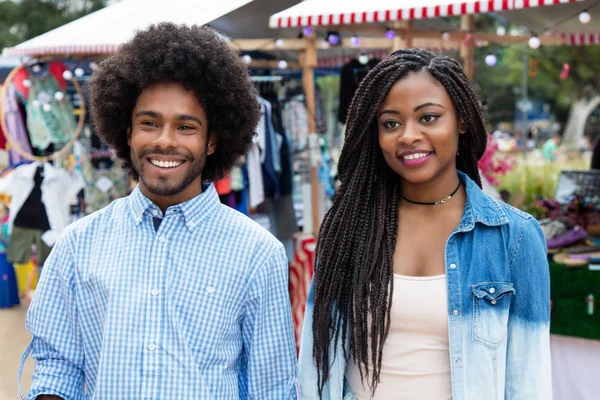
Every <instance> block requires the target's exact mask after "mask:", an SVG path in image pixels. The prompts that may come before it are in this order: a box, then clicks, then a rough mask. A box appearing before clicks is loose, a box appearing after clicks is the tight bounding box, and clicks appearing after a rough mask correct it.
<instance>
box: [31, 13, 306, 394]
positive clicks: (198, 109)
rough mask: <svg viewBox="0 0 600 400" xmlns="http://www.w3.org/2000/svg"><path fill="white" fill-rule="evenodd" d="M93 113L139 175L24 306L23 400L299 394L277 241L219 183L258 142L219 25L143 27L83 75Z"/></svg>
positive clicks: (252, 103)
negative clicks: (223, 198)
mask: <svg viewBox="0 0 600 400" xmlns="http://www.w3.org/2000/svg"><path fill="white" fill-rule="evenodd" d="M89 95H90V104H91V112H92V117H93V120H94V122H95V125H96V128H97V131H98V133H99V134H100V135H101V136H102V137H103V138H104V140H105V141H106V142H107V143H108V144H109V145H111V146H112V147H113V148H114V150H115V151H116V154H117V155H118V157H119V158H120V159H121V160H122V162H123V166H124V168H126V169H127V170H129V171H130V172H131V174H132V175H133V177H134V178H135V179H136V180H138V181H139V183H138V185H137V187H136V188H135V189H134V190H133V192H132V193H131V194H130V195H129V196H128V197H126V198H123V199H119V200H116V201H114V202H113V203H112V204H110V205H109V206H107V207H106V208H104V209H102V210H100V211H98V212H96V213H94V214H92V215H89V216H87V217H85V218H83V219H81V220H79V221H77V222H75V223H74V224H72V225H70V226H69V227H68V228H67V230H66V232H65V233H64V234H63V235H62V237H61V238H60V239H59V241H58V242H57V244H56V245H55V247H54V249H53V251H52V254H51V255H50V257H49V259H48V260H47V262H46V264H45V265H44V268H43V273H42V275H41V279H40V282H39V285H38V288H37V291H36V293H35V296H34V299H33V302H32V304H31V308H30V310H29V313H28V316H27V328H28V330H29V332H31V334H32V336H33V340H32V342H31V345H30V346H29V348H28V350H27V351H26V354H25V357H26V356H27V355H28V354H29V353H31V354H32V355H33V358H34V359H35V360H36V366H35V371H34V375H33V382H32V386H31V389H30V391H29V393H28V396H27V398H28V399H42V400H43V399H53V400H54V399H64V400H82V399H102V400H117V399H118V400H129V399H130V400H140V399H148V400H149V399H163V400H174V399H218V400H221V399H273V400H281V399H297V398H298V389H297V378H296V346H295V340H294V333H293V326H292V318H291V308H290V301H289V294H288V263H287V259H286V255H285V251H284V249H283V246H282V245H281V243H279V242H278V241H277V240H276V239H275V238H274V237H273V236H271V235H270V234H269V233H268V232H267V231H265V230H264V229H262V228H261V227H260V226H258V225H257V224H255V223H254V222H253V221H251V220H250V219H249V218H247V217H246V216H244V215H242V214H240V213H238V212H237V211H235V210H233V209H230V208H228V207H226V206H224V205H221V203H220V202H219V196H218V194H217V192H216V190H215V188H214V186H213V185H212V184H211V182H213V181H215V180H217V179H219V178H221V177H222V176H223V174H224V173H225V172H226V171H227V170H228V169H229V168H230V167H231V166H232V165H233V164H234V162H236V161H237V160H238V159H240V158H241V157H242V156H243V155H244V154H245V153H246V151H247V150H248V149H249V147H250V146H251V144H252V137H253V135H254V131H255V127H256V125H257V123H258V120H259V115H260V108H259V102H258V99H257V93H256V90H255V89H254V87H253V85H252V83H251V81H250V79H249V76H248V72H247V69H246V67H245V66H244V64H243V62H241V60H240V57H239V56H238V55H237V54H235V53H234V52H233V51H232V50H230V49H229V47H228V45H227V44H226V43H225V42H224V41H223V40H222V39H221V38H220V37H219V36H218V35H217V34H216V33H214V32H213V31H212V30H211V29H209V28H206V27H197V26H194V27H187V26H178V25H174V24H171V23H162V24H158V25H154V26H151V27H150V28H148V29H147V30H145V31H142V32H138V33H137V34H136V35H135V37H134V38H133V39H132V40H131V41H130V42H128V43H126V44H124V45H123V46H122V47H121V48H120V50H119V51H118V52H117V54H115V55H114V56H112V57H110V58H108V59H107V60H105V61H104V62H103V63H102V64H101V65H100V68H99V69H98V70H97V71H96V72H95V73H94V75H93V76H92V79H91V81H90V83H89Z"/></svg>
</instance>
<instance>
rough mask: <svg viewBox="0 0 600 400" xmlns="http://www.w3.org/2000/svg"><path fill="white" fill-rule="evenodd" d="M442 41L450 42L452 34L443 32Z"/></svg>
mask: <svg viewBox="0 0 600 400" xmlns="http://www.w3.org/2000/svg"><path fill="white" fill-rule="evenodd" d="M442 40H450V34H449V33H448V32H446V31H444V32H442Z"/></svg>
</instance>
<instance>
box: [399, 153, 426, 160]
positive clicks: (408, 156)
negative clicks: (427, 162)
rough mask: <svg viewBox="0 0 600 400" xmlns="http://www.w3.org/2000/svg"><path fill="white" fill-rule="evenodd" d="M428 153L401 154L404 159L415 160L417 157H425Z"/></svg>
mask: <svg viewBox="0 0 600 400" xmlns="http://www.w3.org/2000/svg"><path fill="white" fill-rule="evenodd" d="M428 155H429V153H414V154H408V155H406V156H402V158H404V159H405V160H417V159H419V158H423V157H427V156H428Z"/></svg>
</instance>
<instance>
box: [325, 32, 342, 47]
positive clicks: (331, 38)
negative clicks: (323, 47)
mask: <svg viewBox="0 0 600 400" xmlns="http://www.w3.org/2000/svg"><path fill="white" fill-rule="evenodd" d="M327 41H328V42H329V44H330V45H332V46H337V45H338V44H340V37H339V35H338V34H337V33H330V34H329V35H327Z"/></svg>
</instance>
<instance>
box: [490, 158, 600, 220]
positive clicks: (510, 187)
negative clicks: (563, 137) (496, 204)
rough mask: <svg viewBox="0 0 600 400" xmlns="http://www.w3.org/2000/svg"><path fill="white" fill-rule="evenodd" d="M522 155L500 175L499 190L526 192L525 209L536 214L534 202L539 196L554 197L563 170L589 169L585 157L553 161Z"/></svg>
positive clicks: (512, 192)
mask: <svg viewBox="0 0 600 400" xmlns="http://www.w3.org/2000/svg"><path fill="white" fill-rule="evenodd" d="M517 157H521V158H519V159H518V160H517V161H518V162H517V163H516V164H515V166H514V168H513V169H512V170H511V171H508V172H507V173H506V174H505V175H499V176H498V180H499V181H500V185H499V187H498V190H507V191H508V192H510V193H511V194H513V195H514V194H515V193H519V192H522V193H524V194H525V203H524V207H523V209H524V211H526V212H529V213H531V214H533V215H534V216H536V214H537V210H535V208H534V206H533V203H534V202H535V201H536V200H538V199H539V198H546V199H552V198H554V195H555V193H556V185H557V184H558V177H559V175H560V171H561V170H565V169H575V170H586V169H589V164H588V163H587V162H586V161H585V160H583V159H574V160H568V161H567V160H563V161H557V162H553V163H548V162H544V161H535V162H534V161H531V160H529V159H525V158H522V157H523V156H517Z"/></svg>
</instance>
